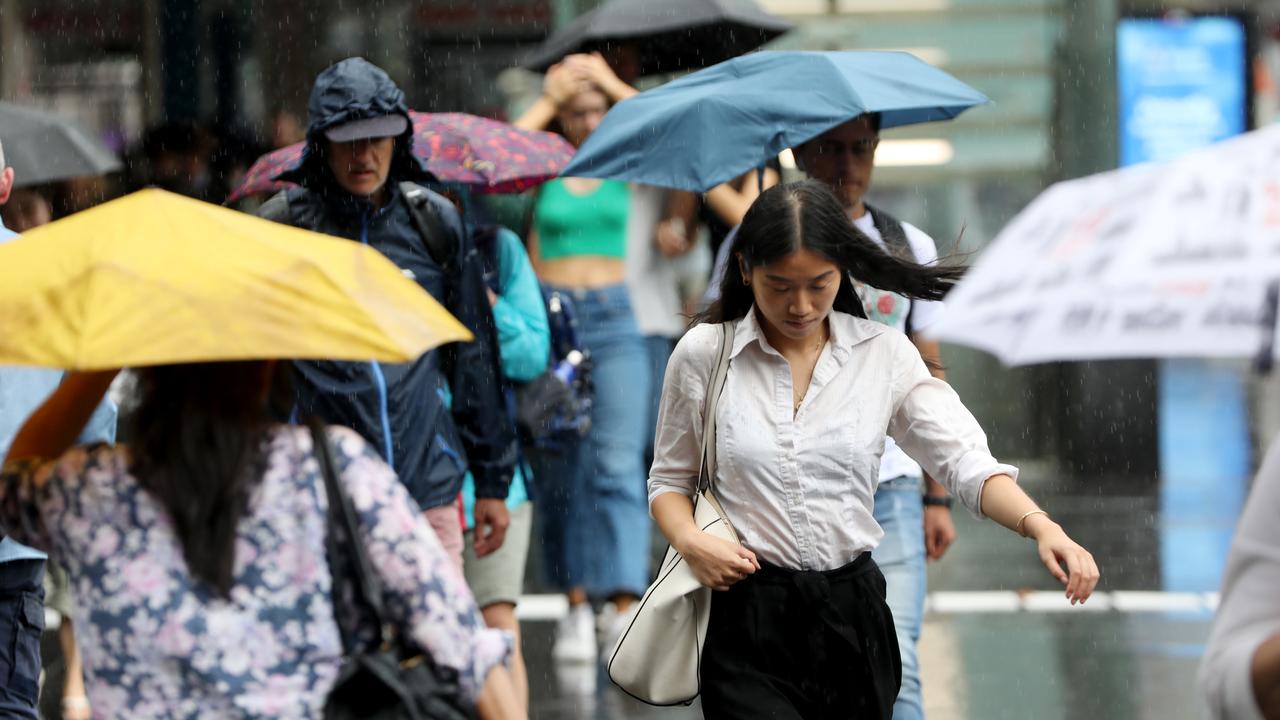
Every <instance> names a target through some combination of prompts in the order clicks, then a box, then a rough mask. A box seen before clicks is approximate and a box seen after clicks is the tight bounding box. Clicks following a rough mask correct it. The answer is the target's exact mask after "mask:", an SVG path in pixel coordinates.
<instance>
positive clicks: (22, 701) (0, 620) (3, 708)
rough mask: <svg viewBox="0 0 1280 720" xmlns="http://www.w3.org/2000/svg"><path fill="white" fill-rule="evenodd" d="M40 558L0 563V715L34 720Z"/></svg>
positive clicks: (41, 584)
mask: <svg viewBox="0 0 1280 720" xmlns="http://www.w3.org/2000/svg"><path fill="white" fill-rule="evenodd" d="M42 632H44V560H10V561H9V562H0V718H6V720H7V719H8V718H19V719H22V720H26V719H28V718H29V719H30V720H36V717H37V715H36V695H37V694H38V687H39V686H38V682H39V679H40V634H41V633H42Z"/></svg>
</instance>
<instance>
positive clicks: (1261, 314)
mask: <svg viewBox="0 0 1280 720" xmlns="http://www.w3.org/2000/svg"><path fill="white" fill-rule="evenodd" d="M1277 283H1280V126H1273V127H1270V128H1267V129H1264V130H1258V131H1255V132H1252V133H1247V134H1245V135H1241V136H1238V137H1235V138H1232V139H1230V140H1226V141H1223V142H1220V143H1216V144H1214V145H1211V146H1207V147H1205V148H1202V149H1199V150H1196V151H1193V152H1191V153H1188V154H1187V155H1184V156H1182V157H1180V158H1178V159H1177V160H1173V161H1169V162H1164V163H1153V164H1147V165H1138V166H1134V167H1131V168H1125V169H1121V170H1115V171H1111V172H1106V173H1101V174H1098V175H1091V176H1088V177H1085V178H1081V179H1078V180H1070V181H1067V182H1062V183H1058V184H1056V185H1054V186H1052V187H1050V188H1049V189H1048V190H1046V191H1045V192H1044V193H1042V194H1041V195H1040V196H1039V197H1037V198H1036V199H1035V200H1034V201H1033V202H1032V203H1031V204H1030V205H1028V206H1027V208H1026V209H1025V210H1023V211H1022V212H1021V213H1020V214H1018V216H1017V217H1015V218H1014V219H1013V220H1012V221H1011V222H1010V223H1009V224H1008V225H1007V226H1006V227H1005V228H1004V230H1002V231H1001V232H1000V234H999V235H998V236H997V237H996V239H995V240H994V241H993V242H992V243H991V245H990V247H988V248H987V249H986V250H985V251H984V252H983V254H982V256H981V258H979V260H978V262H977V263H976V264H975V265H974V267H973V268H972V269H971V270H970V271H969V272H968V273H967V274H966V275H965V277H964V279H963V280H961V281H960V283H959V285H957V286H956V288H955V289H954V290H953V291H952V292H951V294H950V295H948V296H947V312H946V313H945V314H944V315H943V317H942V318H941V319H940V320H939V322H937V323H936V324H935V325H934V326H932V327H931V328H930V330H929V333H930V334H931V335H933V336H934V337H935V338H936V339H939V340H943V341H947V342H954V343H959V344H963V345H969V346H972V347H976V348H979V349H982V350H985V351H987V352H990V353H992V354H993V355H995V356H997V357H998V358H1000V359H1001V360H1002V361H1003V362H1004V363H1005V364H1008V365H1028V364H1033V363H1039V362H1049V361H1057V360H1097V359H1104V358H1139V357H1253V356H1257V355H1259V353H1265V354H1267V355H1273V354H1274V343H1273V338H1274V332H1275V323H1276V317H1275V315H1276V312H1275V307H1276V297H1275V296H1276V293H1275V291H1274V290H1272V288H1275V287H1277V286H1278V285H1277Z"/></svg>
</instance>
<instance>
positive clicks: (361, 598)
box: [307, 418, 390, 643]
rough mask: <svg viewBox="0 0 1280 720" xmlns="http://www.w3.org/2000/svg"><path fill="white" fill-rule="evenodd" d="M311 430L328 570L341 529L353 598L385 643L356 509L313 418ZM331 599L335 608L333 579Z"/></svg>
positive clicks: (378, 593)
mask: <svg viewBox="0 0 1280 720" xmlns="http://www.w3.org/2000/svg"><path fill="white" fill-rule="evenodd" d="M307 424H308V425H309V426H310V428H311V439H312V443H313V445H314V446H315V453H316V457H317V458H319V460H320V474H321V475H323V476H324V487H325V492H326V493H327V495H328V496H329V531H328V532H327V533H326V536H327V537H326V544H327V546H328V552H329V567H330V569H331V571H332V568H334V567H335V566H337V567H340V566H341V563H336V564H335V562H334V561H335V560H337V559H338V557H340V556H339V555H338V554H337V552H338V547H337V542H336V533H335V531H337V530H341V531H343V532H345V533H346V536H347V547H348V549H349V551H348V552H347V554H346V557H347V558H348V559H349V560H350V568H351V570H352V573H353V575H352V577H351V580H352V581H353V582H354V583H355V585H356V597H357V599H358V602H362V603H363V604H364V606H365V609H366V610H367V611H368V612H369V614H370V616H371V617H370V619H371V620H374V621H376V622H377V623H378V629H379V632H380V633H381V636H382V640H383V642H384V643H385V642H386V641H388V640H389V639H390V636H389V632H390V629H389V627H388V625H387V619H386V613H385V611H384V610H383V607H382V584H381V583H380V582H379V581H378V576H377V575H376V574H374V572H373V564H372V562H370V560H369V554H368V551H367V550H365V547H364V541H363V540H361V536H360V528H359V527H358V525H357V524H356V510H355V508H354V507H352V505H351V500H350V498H348V497H347V494H346V493H345V492H343V491H342V486H341V485H339V484H338V470H337V465H336V464H335V463H334V460H333V447H332V446H331V445H330V444H329V436H328V434H327V433H326V431H325V428H324V425H323V424H322V423H321V422H320V421H319V420H317V419H315V418H312V419H311V420H309V421H308V423H307ZM333 581H334V597H335V605H336V604H337V602H336V598H337V581H338V578H337V577H334V579H333Z"/></svg>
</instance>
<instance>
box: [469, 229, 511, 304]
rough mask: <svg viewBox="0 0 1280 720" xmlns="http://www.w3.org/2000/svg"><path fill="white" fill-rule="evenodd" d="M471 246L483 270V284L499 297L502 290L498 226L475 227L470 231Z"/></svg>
mask: <svg viewBox="0 0 1280 720" xmlns="http://www.w3.org/2000/svg"><path fill="white" fill-rule="evenodd" d="M471 244H472V245H473V246H475V249H476V251H477V252H479V254H480V265H481V267H483V268H484V283H485V285H487V286H489V289H490V290H492V291H493V292H494V293H496V294H498V295H501V294H502V290H503V288H502V287H500V286H501V284H502V283H501V282H500V278H501V275H502V268H501V262H500V261H501V257H500V255H501V253H500V252H499V249H498V226H497V225H477V226H475V227H473V228H472V229H471Z"/></svg>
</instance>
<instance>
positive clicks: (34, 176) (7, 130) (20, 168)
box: [0, 102, 120, 187]
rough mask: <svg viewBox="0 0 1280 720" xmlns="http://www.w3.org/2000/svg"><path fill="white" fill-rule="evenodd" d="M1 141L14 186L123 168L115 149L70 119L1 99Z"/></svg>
mask: <svg viewBox="0 0 1280 720" xmlns="http://www.w3.org/2000/svg"><path fill="white" fill-rule="evenodd" d="M0 144H3V145H4V159H5V164H7V165H9V166H11V167H12V168H13V173H14V187H26V186H28V185H40V184H42V183H47V182H53V181H54V180H66V179H67V178H73V177H84V176H86V175H105V174H106V173H109V172H115V171H116V170H119V169H120V159H119V158H117V157H116V156H115V153H112V152H111V151H110V150H109V149H107V147H106V146H105V145H103V144H102V143H100V142H98V141H97V140H94V139H93V138H91V137H89V136H88V135H86V134H85V133H84V132H83V131H81V130H80V129H79V128H77V127H76V126H75V125H72V124H71V123H69V122H68V121H67V120H65V119H63V118H61V117H59V116H57V115H54V114H52V113H47V112H44V111H41V110H35V109H32V108H28V107H23V106H21V105H14V104H13V103H7V102H0Z"/></svg>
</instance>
